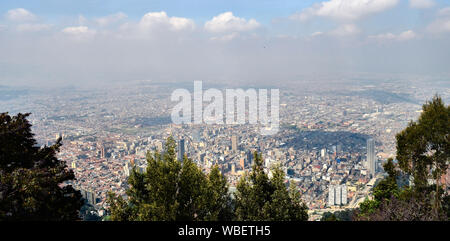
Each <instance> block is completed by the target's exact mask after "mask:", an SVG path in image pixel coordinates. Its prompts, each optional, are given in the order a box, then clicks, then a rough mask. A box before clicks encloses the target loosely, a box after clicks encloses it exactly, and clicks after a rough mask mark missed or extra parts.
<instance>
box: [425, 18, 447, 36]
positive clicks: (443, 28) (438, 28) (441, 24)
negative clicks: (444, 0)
mask: <svg viewBox="0 0 450 241" xmlns="http://www.w3.org/2000/svg"><path fill="white" fill-rule="evenodd" d="M427 29H428V31H430V32H432V33H445V32H450V18H441V19H437V20H435V21H434V22H432V23H431V24H430V25H428V27H427Z"/></svg>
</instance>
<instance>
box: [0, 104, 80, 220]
mask: <svg viewBox="0 0 450 241" xmlns="http://www.w3.org/2000/svg"><path fill="white" fill-rule="evenodd" d="M29 115H30V114H29V113H27V114H20V113H19V114H17V115H16V116H14V117H11V116H10V115H8V113H1V114H0V220H79V210H80V208H81V206H82V205H83V201H82V199H81V194H80V192H79V191H76V190H74V189H73V187H72V186H71V185H64V182H66V181H70V180H74V179H75V176H74V174H73V172H72V171H71V170H68V169H67V166H66V163H65V162H63V161H61V160H58V159H57V157H56V153H57V152H58V151H59V148H60V147H61V145H62V143H61V138H59V139H58V140H57V141H56V144H54V145H52V146H45V147H42V148H40V147H38V146H37V143H36V140H35V139H34V137H33V136H34V135H33V133H32V132H31V124H30V123H29V122H28V120H27V117H28V116H29Z"/></svg>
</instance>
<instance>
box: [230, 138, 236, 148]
mask: <svg viewBox="0 0 450 241" xmlns="http://www.w3.org/2000/svg"><path fill="white" fill-rule="evenodd" d="M231 150H232V151H237V136H231Z"/></svg>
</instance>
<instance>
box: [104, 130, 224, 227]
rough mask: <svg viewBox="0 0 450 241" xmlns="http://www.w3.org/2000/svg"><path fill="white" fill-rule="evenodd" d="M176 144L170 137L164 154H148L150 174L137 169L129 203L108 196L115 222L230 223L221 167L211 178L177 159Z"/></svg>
mask: <svg viewBox="0 0 450 241" xmlns="http://www.w3.org/2000/svg"><path fill="white" fill-rule="evenodd" d="M175 150H176V144H175V141H174V139H173V138H171V137H169V138H168V139H167V142H166V144H165V150H164V153H163V154H160V153H158V152H156V153H154V155H152V154H150V153H148V154H147V163H148V166H147V170H146V172H145V173H139V172H137V171H136V170H134V169H133V171H132V173H131V175H130V177H129V179H128V183H129V185H130V188H129V189H128V190H127V196H128V200H127V201H125V200H124V199H123V198H122V197H117V196H116V195H114V194H113V193H110V194H109V196H108V199H107V201H108V203H109V205H110V208H109V212H110V213H111V220H116V221H122V220H141V221H149V220H152V221H201V220H227V219H231V216H230V213H231V212H230V210H231V205H230V202H229V201H230V196H229V193H228V185H227V184H226V179H225V178H224V177H223V176H222V175H221V174H220V172H219V170H218V169H217V167H215V168H213V169H212V171H211V173H210V174H209V175H205V174H204V173H203V172H202V170H201V169H200V168H199V167H198V166H197V165H196V164H195V163H194V162H192V160H190V159H189V158H187V157H186V156H185V157H184V159H183V163H181V162H180V161H178V160H177V158H176V151H175Z"/></svg>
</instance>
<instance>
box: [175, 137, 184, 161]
mask: <svg viewBox="0 0 450 241" xmlns="http://www.w3.org/2000/svg"><path fill="white" fill-rule="evenodd" d="M177 148H178V161H180V162H182V161H183V157H184V154H185V153H186V143H185V140H184V139H180V140H179V141H178V147H177Z"/></svg>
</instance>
